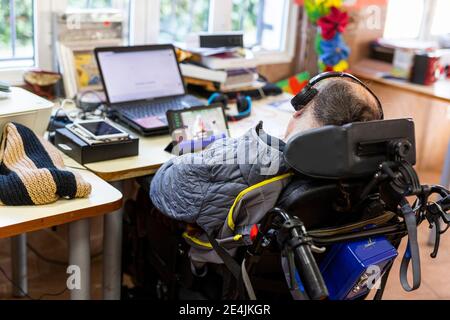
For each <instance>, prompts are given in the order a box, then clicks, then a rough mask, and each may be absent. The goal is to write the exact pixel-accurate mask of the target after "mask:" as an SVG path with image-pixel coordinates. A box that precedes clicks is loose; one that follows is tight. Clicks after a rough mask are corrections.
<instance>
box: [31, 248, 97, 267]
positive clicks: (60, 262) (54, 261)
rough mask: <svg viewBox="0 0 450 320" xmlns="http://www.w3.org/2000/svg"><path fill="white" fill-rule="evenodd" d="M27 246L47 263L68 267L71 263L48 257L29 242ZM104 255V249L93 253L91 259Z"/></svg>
mask: <svg viewBox="0 0 450 320" xmlns="http://www.w3.org/2000/svg"><path fill="white" fill-rule="evenodd" d="M27 248H28V249H30V251H31V252H33V253H34V254H35V255H36V256H37V257H38V258H39V259H41V260H42V261H45V262H47V263H50V264H54V265H58V266H64V267H66V266H67V265H68V264H69V263H68V262H67V261H61V260H55V259H51V258H47V257H46V256H44V255H43V254H42V253H40V252H39V251H38V250H37V249H36V248H34V247H33V246H32V245H31V244H29V243H27ZM102 255H103V251H100V252H99V253H97V254H94V255H92V256H91V260H94V259H96V258H99V257H100V256H102Z"/></svg>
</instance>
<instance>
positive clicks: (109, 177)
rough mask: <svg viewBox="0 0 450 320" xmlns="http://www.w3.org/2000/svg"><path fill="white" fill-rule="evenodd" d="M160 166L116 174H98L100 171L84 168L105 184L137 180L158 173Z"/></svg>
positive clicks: (128, 170)
mask: <svg viewBox="0 0 450 320" xmlns="http://www.w3.org/2000/svg"><path fill="white" fill-rule="evenodd" d="M162 165H163V164H160V165H151V166H147V167H142V168H139V169H133V168H132V169H127V170H122V171H117V172H100V171H95V170H93V169H91V168H89V167H86V168H87V169H88V170H89V171H91V172H92V173H93V174H95V175H96V176H97V177H99V178H100V179H102V180H105V181H107V182H117V181H122V180H127V179H133V178H139V177H143V176H148V175H152V174H155V173H156V172H157V171H158V169H159V168H161V166H162Z"/></svg>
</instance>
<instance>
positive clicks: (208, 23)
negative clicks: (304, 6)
mask: <svg viewBox="0 0 450 320" xmlns="http://www.w3.org/2000/svg"><path fill="white" fill-rule="evenodd" d="M158 4H159V19H158V20H159V21H160V25H159V28H158V31H157V32H158V36H157V38H158V41H159V42H170V41H178V42H183V41H185V40H186V39H187V38H186V36H188V35H190V34H193V33H199V32H208V31H209V32H213V31H220V32H228V31H243V33H244V44H245V46H246V47H247V48H252V49H254V51H255V52H263V51H264V52H266V53H267V51H272V52H285V51H286V50H287V46H286V44H287V43H289V44H291V40H289V41H287V39H286V37H287V30H288V27H290V25H289V22H292V21H290V20H294V23H295V22H296V16H295V13H296V12H297V11H296V9H297V6H295V5H294V4H293V0H196V1H193V0H151V1H150V4H149V5H150V6H152V5H153V6H154V7H155V6H158ZM292 41H293V42H294V43H295V38H293V39H292Z"/></svg>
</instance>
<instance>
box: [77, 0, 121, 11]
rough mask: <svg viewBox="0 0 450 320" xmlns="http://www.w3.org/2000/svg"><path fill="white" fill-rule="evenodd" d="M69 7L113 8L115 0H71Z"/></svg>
mask: <svg viewBox="0 0 450 320" xmlns="http://www.w3.org/2000/svg"><path fill="white" fill-rule="evenodd" d="M115 2H116V1H115ZM69 8H74V9H102V8H113V1H112V0H69Z"/></svg>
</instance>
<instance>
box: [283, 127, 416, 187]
mask: <svg viewBox="0 0 450 320" xmlns="http://www.w3.org/2000/svg"><path fill="white" fill-rule="evenodd" d="M399 142H400V144H399ZM396 148H402V150H396ZM395 151H397V152H400V153H401V154H402V155H403V158H404V160H406V161H408V162H409V163H410V164H411V165H415V163H416V147H415V132H414V122H413V121H412V120H411V119H398V120H383V121H371V122H358V123H351V124H347V125H344V126H326V127H322V128H318V129H313V130H310V131H306V132H303V133H299V134H297V135H296V136H294V137H293V138H291V139H290V140H289V141H288V143H287V145H286V149H285V152H284V155H285V160H286V162H287V163H288V164H289V165H290V166H291V167H292V168H293V169H294V170H296V171H297V172H300V173H302V174H303V175H306V176H309V177H313V178H323V179H351V178H361V177H367V176H371V175H373V174H374V173H375V172H376V171H377V170H378V166H379V165H380V164H381V163H383V162H385V161H393V160H394V157H395V155H394V154H393V153H395Z"/></svg>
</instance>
